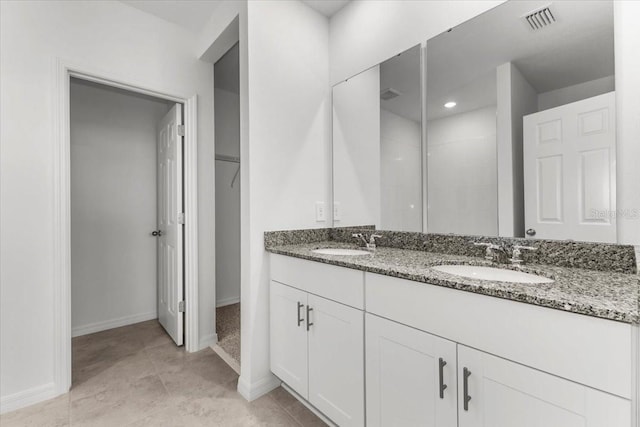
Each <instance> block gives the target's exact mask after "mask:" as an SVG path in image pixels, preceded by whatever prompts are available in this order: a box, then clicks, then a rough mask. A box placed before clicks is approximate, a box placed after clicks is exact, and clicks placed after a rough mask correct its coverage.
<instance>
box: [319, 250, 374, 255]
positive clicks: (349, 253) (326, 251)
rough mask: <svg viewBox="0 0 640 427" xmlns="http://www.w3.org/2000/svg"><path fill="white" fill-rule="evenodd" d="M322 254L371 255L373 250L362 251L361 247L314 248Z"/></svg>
mask: <svg viewBox="0 0 640 427" xmlns="http://www.w3.org/2000/svg"><path fill="white" fill-rule="evenodd" d="M311 252H314V253H316V254H320V255H351V256H353V255H371V252H367V251H362V250H360V249H342V248H325V249H314V250H313V251H311Z"/></svg>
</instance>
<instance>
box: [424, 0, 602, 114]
mask: <svg viewBox="0 0 640 427" xmlns="http://www.w3.org/2000/svg"><path fill="white" fill-rule="evenodd" d="M549 5H550V8H551V11H552V12H553V14H554V16H555V18H556V19H557V22H555V23H553V24H551V25H550V26H548V27H546V28H543V29H540V30H537V31H533V30H531V29H530V28H529V27H528V25H527V24H526V22H525V21H524V20H523V19H522V16H524V15H526V14H528V13H529V12H531V11H534V10H537V9H539V8H541V7H544V6H549ZM509 61H511V62H513V64H514V65H515V66H516V67H517V68H518V69H519V70H520V72H521V73H522V74H523V76H524V77H525V78H526V79H527V80H528V81H529V83H530V84H531V86H532V87H533V88H534V89H535V90H536V91H537V92H538V93H543V92H547V91H551V90H555V89H559V88H562V87H566V86H571V85H575V84H578V83H583V82H586V81H590V80H595V79H598V78H602V77H606V76H610V75H612V74H613V73H614V58H613V5H612V2H611V1H595V0H594V1H584V2H575V1H555V2H553V3H549V2H548V0H547V1H526V0H522V1H509V2H506V3H503V4H501V5H500V6H498V7H496V8H494V9H491V10H489V11H487V12H485V13H483V14H482V15H480V16H478V17H476V18H474V19H472V20H470V21H467V22H465V23H463V24H461V25H460V26H458V27H454V28H453V29H452V30H451V31H449V32H446V33H442V34H440V35H439V36H436V37H434V38H432V39H430V40H429V41H428V42H427V111H428V117H429V118H430V119H432V118H437V117H443V116H445V115H451V114H457V113H461V112H464V111H470V110H473V109H476V108H480V107H482V106H487V105H495V102H496V101H495V99H496V91H495V87H496V82H495V72H496V67H498V66H499V65H501V64H504V63H506V62H509ZM447 101H456V102H457V103H458V105H457V106H456V108H453V109H451V110H447V109H445V108H444V103H445V102H447Z"/></svg>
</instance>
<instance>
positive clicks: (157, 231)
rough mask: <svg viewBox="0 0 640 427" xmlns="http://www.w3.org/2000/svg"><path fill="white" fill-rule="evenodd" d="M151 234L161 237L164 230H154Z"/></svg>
mask: <svg viewBox="0 0 640 427" xmlns="http://www.w3.org/2000/svg"><path fill="white" fill-rule="evenodd" d="M151 235H152V236H155V237H160V236H162V230H154V231H152V232H151Z"/></svg>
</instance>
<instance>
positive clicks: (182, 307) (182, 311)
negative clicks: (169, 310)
mask: <svg viewBox="0 0 640 427" xmlns="http://www.w3.org/2000/svg"><path fill="white" fill-rule="evenodd" d="M178 312H179V313H184V301H180V302H179V303H178Z"/></svg>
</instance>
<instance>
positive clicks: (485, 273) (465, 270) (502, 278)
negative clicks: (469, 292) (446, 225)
mask: <svg viewBox="0 0 640 427" xmlns="http://www.w3.org/2000/svg"><path fill="white" fill-rule="evenodd" d="M432 268H433V269H434V270H436V271H441V272H443V273H448V274H453V275H454V276H461V277H468V278H470V279H478V280H490V281H493V282H510V283H553V282H554V281H553V280H552V279H549V278H547V277H543V276H538V275H536V274H530V273H525V272H523V271H514V270H506V269H503V268H494V267H481V266H475V265H438V266H435V267H432Z"/></svg>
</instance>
